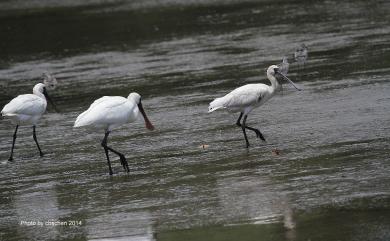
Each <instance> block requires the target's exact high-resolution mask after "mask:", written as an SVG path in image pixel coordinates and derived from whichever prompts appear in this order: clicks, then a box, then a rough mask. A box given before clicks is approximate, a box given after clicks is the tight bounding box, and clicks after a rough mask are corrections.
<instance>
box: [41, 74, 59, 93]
mask: <svg viewBox="0 0 390 241" xmlns="http://www.w3.org/2000/svg"><path fill="white" fill-rule="evenodd" d="M42 78H43V84H44V85H45V86H46V88H47V89H48V90H55V89H56V87H57V79H56V78H55V77H54V76H53V75H51V74H50V73H49V72H44V73H43V74H42Z"/></svg>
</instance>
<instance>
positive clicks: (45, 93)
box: [43, 87, 58, 112]
mask: <svg viewBox="0 0 390 241" xmlns="http://www.w3.org/2000/svg"><path fill="white" fill-rule="evenodd" d="M43 95H44V96H45V97H46V100H47V101H48V102H50V104H51V105H52V106H53V108H54V110H55V111H56V112H58V109H57V107H56V105H55V104H54V102H53V101H52V100H51V98H50V97H49V95H48V94H47V90H46V87H43Z"/></svg>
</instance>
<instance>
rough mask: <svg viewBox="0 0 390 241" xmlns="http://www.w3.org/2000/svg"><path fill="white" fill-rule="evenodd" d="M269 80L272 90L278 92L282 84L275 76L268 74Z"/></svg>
mask: <svg viewBox="0 0 390 241" xmlns="http://www.w3.org/2000/svg"><path fill="white" fill-rule="evenodd" d="M267 77H268V79H269V81H270V82H271V91H272V92H276V91H278V90H279V89H280V84H279V82H278V80H277V79H276V78H275V76H273V75H270V74H267Z"/></svg>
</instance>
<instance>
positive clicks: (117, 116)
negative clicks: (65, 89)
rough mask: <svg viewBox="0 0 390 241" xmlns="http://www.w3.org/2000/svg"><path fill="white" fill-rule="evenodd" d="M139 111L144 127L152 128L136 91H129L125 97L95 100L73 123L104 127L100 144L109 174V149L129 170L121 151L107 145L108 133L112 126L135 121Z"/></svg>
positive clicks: (77, 125)
mask: <svg viewBox="0 0 390 241" xmlns="http://www.w3.org/2000/svg"><path fill="white" fill-rule="evenodd" d="M140 112H141V114H142V116H143V117H144V120H145V125H146V128H147V129H149V130H153V129H154V127H153V125H152V124H151V123H150V121H149V119H148V117H147V116H146V114H145V111H144V109H143V106H142V103H141V96H140V95H139V94H137V93H131V94H130V95H129V96H128V97H127V98H124V97H121V96H104V97H101V98H99V99H97V100H95V101H94V102H93V103H92V104H91V106H90V107H89V108H88V110H86V111H84V112H83V113H81V114H80V115H79V116H78V117H77V119H76V121H75V123H74V127H81V126H94V127H97V128H101V129H104V131H105V136H104V138H103V141H102V143H101V145H102V146H103V148H104V151H105V153H106V158H107V164H108V168H109V174H110V175H112V168H111V162H110V158H109V155H108V151H111V152H113V153H115V154H117V155H118V156H119V158H120V162H121V164H122V166H123V168H124V169H125V170H126V171H127V172H129V166H128V163H127V161H126V158H125V156H124V155H123V154H122V153H120V152H118V151H116V150H114V149H112V148H111V147H109V146H107V138H108V135H109V134H110V132H111V131H112V130H113V129H114V128H117V127H119V126H121V125H123V124H125V123H130V122H133V121H135V120H136V119H137V118H138V116H139V113H140Z"/></svg>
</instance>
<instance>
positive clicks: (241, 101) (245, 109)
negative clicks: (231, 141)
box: [209, 65, 301, 148]
mask: <svg viewBox="0 0 390 241" xmlns="http://www.w3.org/2000/svg"><path fill="white" fill-rule="evenodd" d="M276 75H280V76H281V77H283V79H285V80H287V81H288V82H290V84H292V85H293V86H294V87H295V88H296V89H297V90H301V89H299V88H298V87H297V86H296V85H295V84H294V83H293V82H292V81H291V80H290V79H289V78H287V77H286V76H285V75H284V74H282V73H281V72H280V70H279V68H278V66H276V65H271V66H270V67H268V69H267V77H268V79H269V81H270V82H271V86H269V85H265V84H247V85H244V86H241V87H239V88H237V89H235V90H233V91H232V92H230V93H229V94H227V95H225V96H223V97H221V98H216V99H215V100H214V101H212V102H211V103H210V105H209V113H210V112H213V111H215V110H218V109H221V108H224V109H227V110H228V111H230V112H240V116H239V117H238V120H237V122H236V124H237V126H239V127H241V128H242V132H243V133H244V138H245V141H246V147H247V148H248V147H249V141H248V138H247V135H246V129H248V130H251V131H254V132H255V133H256V136H257V137H258V138H260V139H262V140H263V141H265V138H264V136H263V134H262V133H261V132H260V130H258V129H256V128H252V127H249V126H246V119H247V117H248V114H249V113H250V112H251V111H252V110H253V109H255V108H257V107H259V106H261V105H263V104H264V103H265V102H266V101H267V100H269V99H270V98H271V97H273V96H274V95H275V93H276V92H277V91H278V90H279V87H280V85H281V83H280V82H279V81H278V80H277V79H276V77H275V76H276ZM242 117H244V118H243V121H242V123H240V121H241V118H242Z"/></svg>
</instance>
